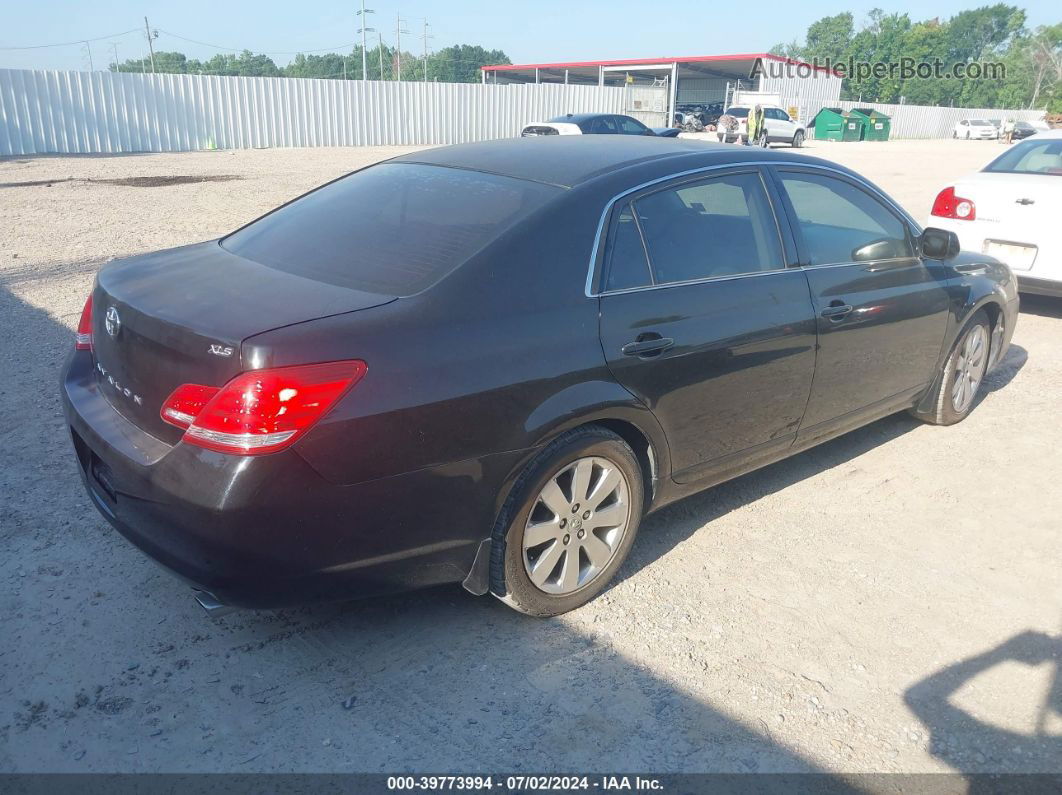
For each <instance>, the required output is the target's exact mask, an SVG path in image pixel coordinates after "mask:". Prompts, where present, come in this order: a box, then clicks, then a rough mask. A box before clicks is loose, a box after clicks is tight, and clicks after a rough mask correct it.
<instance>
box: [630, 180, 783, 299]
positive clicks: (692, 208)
mask: <svg viewBox="0 0 1062 795" xmlns="http://www.w3.org/2000/svg"><path fill="white" fill-rule="evenodd" d="M633 205H634V207H635V208H636V213H637V216H638V224H639V226H640V228H641V231H642V234H643V236H644V239H645V246H646V249H647V250H648V253H649V261H650V265H651V266H652V273H653V281H654V282H655V283H656V284H668V283H673V282H684V281H693V280H697V279H708V278H713V277H718V276H734V275H739V274H746V273H756V272H759V271H770V270H776V269H780V268H782V267H784V263H783V260H782V249H781V243H780V240H779V235H778V225H777V222H776V221H775V217H774V211H773V210H772V208H771V204H770V200H769V199H768V198H767V191H766V188H765V187H764V184H763V180H762V178H761V177H760V174H759V173H758V172H755V171H749V172H742V173H735V174H727V175H724V176H718V177H710V178H708V179H702V180H697V181H696V182H687V183H683V184H681V185H678V186H676V187H673V188H669V189H667V190H662V191H659V192H656V193H652V194H649V195H648V196H642V197H639V198H637V199H636V200H635V201H634V203H633Z"/></svg>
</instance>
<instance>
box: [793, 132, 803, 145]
mask: <svg viewBox="0 0 1062 795" xmlns="http://www.w3.org/2000/svg"><path fill="white" fill-rule="evenodd" d="M803 145H804V131H803V130H797V131H796V132H795V133H793V148H794V149H799V148H800V147H802V146H803Z"/></svg>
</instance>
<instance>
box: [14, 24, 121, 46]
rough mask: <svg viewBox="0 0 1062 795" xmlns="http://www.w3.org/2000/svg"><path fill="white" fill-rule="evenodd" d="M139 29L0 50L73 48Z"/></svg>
mask: <svg viewBox="0 0 1062 795" xmlns="http://www.w3.org/2000/svg"><path fill="white" fill-rule="evenodd" d="M139 30H140V28H133V29H132V30H124V31H122V32H121V33H112V34H110V35H109V36H97V37H96V38H94V39H77V40H76V41H63V42H59V43H57V44H27V45H25V46H20V47H0V50H42V49H44V48H45V47H73V46H74V45H75V44H85V43H86V42H89V41H103V40H104V39H116V38H118V37H119V36H128V35H129V34H130V33H136V32H137V31H139Z"/></svg>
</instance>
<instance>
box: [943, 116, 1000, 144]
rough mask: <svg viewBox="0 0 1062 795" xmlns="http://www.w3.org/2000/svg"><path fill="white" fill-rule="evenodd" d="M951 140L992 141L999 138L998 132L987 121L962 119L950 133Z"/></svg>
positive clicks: (994, 126)
mask: <svg viewBox="0 0 1062 795" xmlns="http://www.w3.org/2000/svg"><path fill="white" fill-rule="evenodd" d="M951 137H952V138H965V139H966V140H967V141H969V140H970V139H971V138H973V139H975V140H981V141H994V140H996V139H997V138H999V130H998V129H997V128H996V125H994V124H993V123H992V122H990V121H988V120H987V119H963V120H962V121H960V122H958V123H957V124H956V125H955V129H954V130H952V131H951Z"/></svg>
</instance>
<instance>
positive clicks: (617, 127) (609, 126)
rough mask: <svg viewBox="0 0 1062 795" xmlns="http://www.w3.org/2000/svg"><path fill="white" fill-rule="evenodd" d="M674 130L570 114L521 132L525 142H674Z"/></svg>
mask: <svg viewBox="0 0 1062 795" xmlns="http://www.w3.org/2000/svg"><path fill="white" fill-rule="evenodd" d="M678 133H679V131H678V129H677V128H674V127H659V128H657V127H646V126H645V125H644V124H642V123H641V122H640V121H638V120H637V119H635V118H633V117H631V116H623V115H621V114H619V113H566V114H564V115H563V116H557V117H556V118H553V119H550V120H549V121H533V122H531V123H530V124H527V125H524V128H523V129H522V130H521V131H520V136H521V137H523V138H536V137H538V136H540V135H659V136H660V137H662V138H674V137H675V136H676V135H678Z"/></svg>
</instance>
